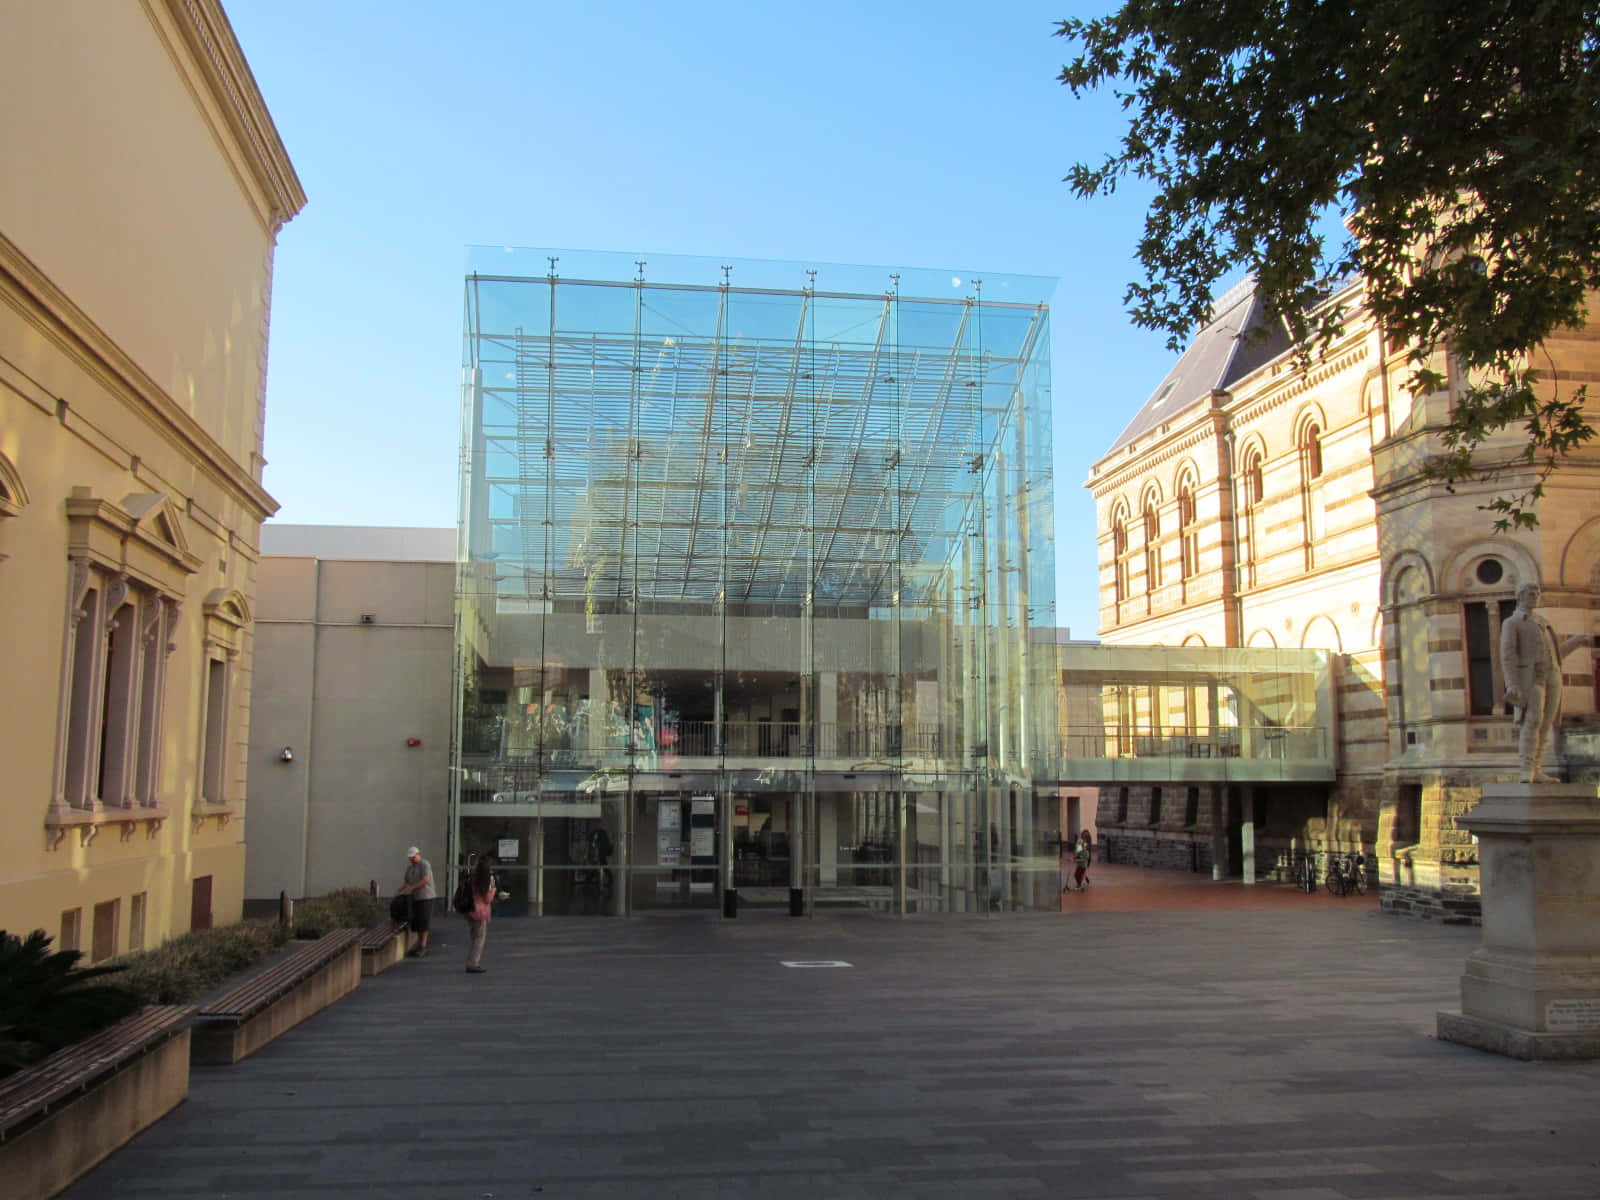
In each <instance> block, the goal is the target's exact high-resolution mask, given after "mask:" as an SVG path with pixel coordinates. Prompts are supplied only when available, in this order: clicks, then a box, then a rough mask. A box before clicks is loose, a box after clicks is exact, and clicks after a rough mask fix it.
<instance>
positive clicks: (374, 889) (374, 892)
mask: <svg viewBox="0 0 1600 1200" xmlns="http://www.w3.org/2000/svg"><path fill="white" fill-rule="evenodd" d="M367 895H369V896H371V897H372V898H373V899H374V900H376V899H377V898H378V881H377V880H376V879H369V880H367Z"/></svg>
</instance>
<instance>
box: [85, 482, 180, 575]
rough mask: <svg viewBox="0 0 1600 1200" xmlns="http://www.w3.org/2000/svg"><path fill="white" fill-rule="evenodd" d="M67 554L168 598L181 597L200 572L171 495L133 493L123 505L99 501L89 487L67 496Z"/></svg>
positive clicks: (125, 497) (124, 500)
mask: <svg viewBox="0 0 1600 1200" xmlns="http://www.w3.org/2000/svg"><path fill="white" fill-rule="evenodd" d="M67 520H68V523H69V525H70V531H69V533H68V538H67V544H68V553H69V555H70V556H72V557H74V558H79V557H81V558H84V559H87V560H88V561H89V562H91V563H93V564H95V565H97V566H100V567H103V568H105V569H106V570H108V571H111V572H114V573H116V574H119V575H127V576H129V577H130V578H133V579H137V580H139V581H140V582H143V583H145V584H148V585H149V586H150V587H153V588H155V589H157V590H159V591H161V592H164V593H166V594H167V595H169V596H173V597H179V596H182V595H183V593H184V590H185V587H186V586H187V577H188V576H190V575H193V574H194V573H195V572H197V571H198V570H199V569H200V563H201V560H200V558H199V557H198V556H197V555H195V554H194V553H192V552H191V551H190V549H189V545H188V539H187V538H186V537H185V536H184V533H183V519H182V513H181V512H180V510H179V508H178V506H177V505H176V504H174V503H173V502H172V499H171V498H170V497H169V496H166V495H164V494H162V493H159V492H135V493H132V494H131V495H128V496H124V497H123V499H122V503H121V504H116V503H113V502H112V501H110V500H101V499H98V498H97V497H96V496H95V495H94V494H93V492H91V491H90V489H88V488H84V487H78V488H73V489H72V494H71V495H70V496H69V497H68V498H67Z"/></svg>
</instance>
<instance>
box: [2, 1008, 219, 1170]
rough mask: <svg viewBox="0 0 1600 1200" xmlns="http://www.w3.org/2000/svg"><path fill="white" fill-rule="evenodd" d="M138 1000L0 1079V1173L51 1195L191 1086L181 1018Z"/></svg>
mask: <svg viewBox="0 0 1600 1200" xmlns="http://www.w3.org/2000/svg"><path fill="white" fill-rule="evenodd" d="M193 1012H194V1009H193V1008H191V1007H186V1006H179V1005H164V1006H161V1007H156V1008H146V1009H143V1010H141V1011H140V1012H137V1013H134V1014H133V1015H132V1016H130V1017H127V1018H126V1019H124V1020H122V1021H119V1022H117V1023H116V1024H115V1025H111V1026H109V1027H107V1028H105V1029H102V1030H101V1031H100V1032H99V1033H96V1034H94V1035H92V1036H91V1037H87V1038H85V1039H84V1040H83V1041H81V1042H78V1043H77V1044H75V1045H72V1046H68V1047H66V1048H65V1049H62V1050H57V1051H56V1052H55V1053H54V1054H52V1055H50V1056H49V1057H48V1058H45V1059H43V1060H41V1061H40V1062H37V1063H35V1064H34V1065H33V1066H31V1067H24V1068H23V1069H22V1070H20V1071H15V1072H13V1073H12V1074H10V1075H8V1076H6V1077H5V1078H4V1079H0V1180H4V1181H5V1182H4V1184H0V1187H3V1189H4V1192H5V1194H6V1195H7V1196H8V1197H17V1198H18V1200H24V1198H27V1200H32V1198H33V1197H41V1198H42V1197H46V1196H54V1195H55V1194H56V1193H57V1192H59V1191H61V1190H62V1189H63V1188H65V1187H66V1186H67V1185H68V1184H70V1183H71V1182H72V1181H73V1180H74V1179H76V1178H78V1176H80V1175H82V1174H84V1173H85V1172H86V1171H88V1170H89V1168H90V1167H92V1166H94V1165H95V1164H96V1163H98V1162H99V1161H100V1160H101V1159H103V1158H105V1157H106V1155H108V1154H110V1153H111V1152H112V1151H113V1150H116V1149H117V1148H118V1147H120V1146H122V1145H123V1144H125V1143H126V1142H128V1141H129V1140H130V1139H132V1138H133V1136H134V1135H135V1134H137V1133H138V1132H139V1131H140V1130H142V1129H144V1128H145V1127H147V1126H149V1125H152V1124H154V1123H155V1122H156V1121H158V1120H160V1119H161V1118H162V1117H164V1116H165V1115H166V1114H167V1113H169V1112H171V1111H172V1110H173V1109H174V1108H176V1107H177V1106H178V1105H179V1104H181V1103H182V1102H183V1100H184V1098H185V1097H186V1096H188V1094H189V1018H190V1015H191V1014H192V1013H193Z"/></svg>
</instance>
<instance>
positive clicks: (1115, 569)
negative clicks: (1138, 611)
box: [1111, 511, 1128, 604]
mask: <svg viewBox="0 0 1600 1200" xmlns="http://www.w3.org/2000/svg"><path fill="white" fill-rule="evenodd" d="M1111 594H1112V599H1113V600H1115V602H1116V603H1118V604H1122V603H1124V602H1125V601H1126V600H1127V599H1128V517H1127V514H1126V513H1124V512H1120V511H1119V512H1118V513H1117V514H1116V516H1114V517H1112V518H1111Z"/></svg>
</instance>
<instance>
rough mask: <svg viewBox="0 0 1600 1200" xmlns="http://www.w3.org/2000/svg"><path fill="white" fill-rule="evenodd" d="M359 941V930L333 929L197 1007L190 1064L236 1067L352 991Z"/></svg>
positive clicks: (357, 974)
mask: <svg viewBox="0 0 1600 1200" xmlns="http://www.w3.org/2000/svg"><path fill="white" fill-rule="evenodd" d="M364 936H365V934H364V933H363V931H362V930H359V929H336V930H334V931H333V932H332V933H330V934H327V935H325V936H323V937H320V938H318V939H317V940H316V941H314V942H312V943H310V944H309V945H307V946H303V947H301V948H300V949H298V950H293V951H290V952H289V953H288V954H285V955H283V956H282V957H281V958H279V959H278V960H277V961H276V962H274V963H272V965H271V966H269V967H267V968H266V970H264V971H260V972H258V973H257V974H255V975H252V976H251V977H250V978H249V979H247V980H245V981H244V982H243V983H241V984H240V985H239V986H238V987H235V988H232V989H230V990H229V991H227V992H225V993H223V994H222V995H220V996H217V997H214V998H213V999H211V1000H210V1001H208V1002H206V1003H205V1004H203V1005H201V1006H200V1008H199V1009H198V1010H197V1011H196V1012H195V1015H194V1035H193V1038H192V1039H191V1041H190V1061H191V1062H193V1063H195V1064H197V1065H204V1066H214V1065H218V1064H228V1063H236V1062H238V1061H239V1060H240V1059H241V1058H247V1057H248V1056H250V1055H252V1054H254V1053H255V1052H256V1051H257V1050H259V1049H261V1047H262V1046H265V1045H266V1044H267V1043H268V1042H270V1041H271V1040H272V1039H273V1038H275V1037H277V1036H278V1035H279V1034H280V1033H282V1032H284V1031H285V1030H287V1029H291V1028H293V1027H294V1026H296V1025H298V1024H299V1023H300V1022H301V1021H304V1020H305V1019H306V1018H307V1017H309V1016H311V1015H312V1014H314V1013H318V1012H321V1011H322V1010H323V1009H324V1008H327V1007H328V1005H330V1004H332V1003H333V1002H334V1001H335V1000H337V999H339V997H340V996H343V995H345V994H347V993H349V992H352V991H354V990H355V988H356V986H357V985H358V984H359V983H360V982H361V940H362V938H363V937H364Z"/></svg>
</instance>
